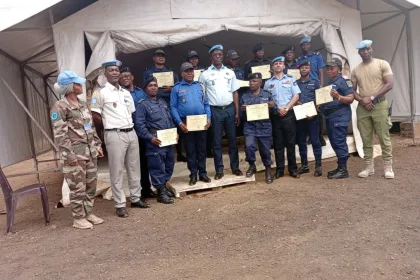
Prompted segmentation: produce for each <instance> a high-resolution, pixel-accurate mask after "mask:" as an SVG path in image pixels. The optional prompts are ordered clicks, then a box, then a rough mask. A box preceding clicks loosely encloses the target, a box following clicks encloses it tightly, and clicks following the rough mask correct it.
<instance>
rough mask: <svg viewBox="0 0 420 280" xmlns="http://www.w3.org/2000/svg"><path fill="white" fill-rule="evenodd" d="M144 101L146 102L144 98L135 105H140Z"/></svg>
mask: <svg viewBox="0 0 420 280" xmlns="http://www.w3.org/2000/svg"><path fill="white" fill-rule="evenodd" d="M144 100H146V99H144V98H142V99H140V100H139V101H137V104H140V103H142V102H143V101H144Z"/></svg>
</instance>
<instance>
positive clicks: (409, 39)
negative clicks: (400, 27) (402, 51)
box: [405, 11, 416, 144]
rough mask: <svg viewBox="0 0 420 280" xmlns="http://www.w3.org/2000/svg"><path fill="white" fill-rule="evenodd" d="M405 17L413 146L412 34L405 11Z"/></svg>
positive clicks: (407, 13)
mask: <svg viewBox="0 0 420 280" xmlns="http://www.w3.org/2000/svg"><path fill="white" fill-rule="evenodd" d="M405 17H406V19H407V20H406V24H407V25H406V33H407V34H406V35H407V54H408V83H409V88H410V101H411V102H410V105H411V106H410V107H411V125H412V130H413V144H416V130H415V125H414V118H415V114H416V112H415V108H416V106H415V102H416V100H415V96H414V77H413V75H414V69H413V66H414V65H413V57H414V55H413V40H412V33H411V20H410V11H405Z"/></svg>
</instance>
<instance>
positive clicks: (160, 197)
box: [157, 187, 174, 204]
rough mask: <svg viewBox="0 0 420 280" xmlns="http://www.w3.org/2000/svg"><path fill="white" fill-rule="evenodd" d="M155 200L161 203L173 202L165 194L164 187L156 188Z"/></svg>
mask: <svg viewBox="0 0 420 280" xmlns="http://www.w3.org/2000/svg"><path fill="white" fill-rule="evenodd" d="M157 202H159V203H163V204H172V203H174V200H173V199H172V198H171V197H169V196H168V195H167V194H166V192H165V187H163V188H161V189H158V198H157Z"/></svg>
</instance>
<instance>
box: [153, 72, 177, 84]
mask: <svg viewBox="0 0 420 280" xmlns="http://www.w3.org/2000/svg"><path fill="white" fill-rule="evenodd" d="M153 77H155V78H156V80H157V84H158V86H159V87H163V86H167V87H171V86H173V85H174V72H172V71H171V72H159V73H153Z"/></svg>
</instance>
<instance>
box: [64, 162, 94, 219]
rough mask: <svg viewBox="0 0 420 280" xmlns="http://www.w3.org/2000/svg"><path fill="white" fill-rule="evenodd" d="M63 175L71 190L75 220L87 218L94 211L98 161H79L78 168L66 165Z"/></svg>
mask: <svg viewBox="0 0 420 280" xmlns="http://www.w3.org/2000/svg"><path fill="white" fill-rule="evenodd" d="M63 173H64V178H65V179H66V181H67V184H68V185H69V189H70V205H71V212H72V215H73V218H75V219H82V218H85V217H86V216H87V215H89V214H90V213H92V209H93V201H94V199H95V194H96V183H97V173H98V165H97V159H96V158H95V159H91V160H79V161H78V162H77V165H76V166H70V165H66V164H65V165H64V166H63Z"/></svg>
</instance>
